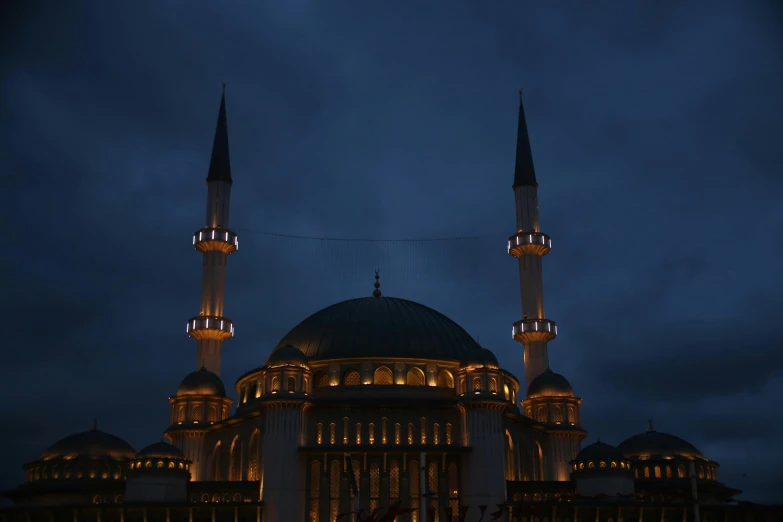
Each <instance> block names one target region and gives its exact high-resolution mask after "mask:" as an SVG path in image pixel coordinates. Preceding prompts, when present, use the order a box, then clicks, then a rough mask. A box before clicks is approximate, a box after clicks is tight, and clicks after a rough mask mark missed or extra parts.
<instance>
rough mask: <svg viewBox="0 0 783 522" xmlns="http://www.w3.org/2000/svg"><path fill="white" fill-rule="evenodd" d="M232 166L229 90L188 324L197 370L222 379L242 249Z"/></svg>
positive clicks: (199, 235) (198, 236) (196, 239)
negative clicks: (236, 260)
mask: <svg viewBox="0 0 783 522" xmlns="http://www.w3.org/2000/svg"><path fill="white" fill-rule="evenodd" d="M231 185H232V180H231V162H230V161H229V155H228V126H227V123H226V86H225V84H223V95H222V97H221V98H220V111H219V112H218V120H217V128H216V129H215V141H214V143H213V144H212V158H211V160H210V162H209V174H208V175H207V219H206V226H205V227H204V228H202V229H201V230H199V231H197V232H196V233H195V234H194V235H193V246H194V247H195V248H196V250H198V251H199V252H201V253H202V254H203V255H204V264H203V269H202V278H201V310H200V312H199V314H198V316H196V317H192V318H190V320H189V321H188V326H187V332H188V335H190V336H191V337H192V338H194V339H196V341H198V355H197V359H196V369H197V370H198V369H200V368H206V369H207V370H209V371H211V372H212V373H214V374H215V375H220V353H221V350H222V347H223V341H225V340H226V339H229V338H231V337H233V335H234V323H233V322H231V319H229V318H227V317H224V316H223V304H224V300H225V293H226V259H227V258H228V256H229V255H230V254H232V253H234V252H236V250H237V248H239V241H238V239H237V235H236V234H235V233H234V232H232V231H231V230H229V228H228V209H229V202H230V197H231Z"/></svg>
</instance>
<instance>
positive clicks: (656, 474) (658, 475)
mask: <svg viewBox="0 0 783 522" xmlns="http://www.w3.org/2000/svg"><path fill="white" fill-rule="evenodd" d="M655 478H661V467H660V466H655Z"/></svg>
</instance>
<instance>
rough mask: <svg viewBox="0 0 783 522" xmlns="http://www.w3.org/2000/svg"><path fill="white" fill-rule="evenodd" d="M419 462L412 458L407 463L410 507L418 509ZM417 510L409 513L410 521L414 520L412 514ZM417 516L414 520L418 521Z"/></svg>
mask: <svg viewBox="0 0 783 522" xmlns="http://www.w3.org/2000/svg"><path fill="white" fill-rule="evenodd" d="M420 492H421V490H420V489H419V463H418V462H416V461H415V460H412V461H410V462H409V463H408V493H409V494H410V502H411V508H412V509H415V510H417V511H418V508H419V493H420ZM416 514H417V512H416V511H414V512H413V513H411V522H414V516H413V515H416ZM418 520H419V518H418V516H417V517H415V522H418Z"/></svg>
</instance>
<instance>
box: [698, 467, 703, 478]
mask: <svg viewBox="0 0 783 522" xmlns="http://www.w3.org/2000/svg"><path fill="white" fill-rule="evenodd" d="M699 478H700V479H703V478H704V466H702V465H701V464H699Z"/></svg>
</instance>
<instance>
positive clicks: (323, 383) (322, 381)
mask: <svg viewBox="0 0 783 522" xmlns="http://www.w3.org/2000/svg"><path fill="white" fill-rule="evenodd" d="M313 382H314V383H315V387H316V388H326V387H327V386H329V374H328V373H326V371H324V370H319V371H317V372H315V377H313Z"/></svg>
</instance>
